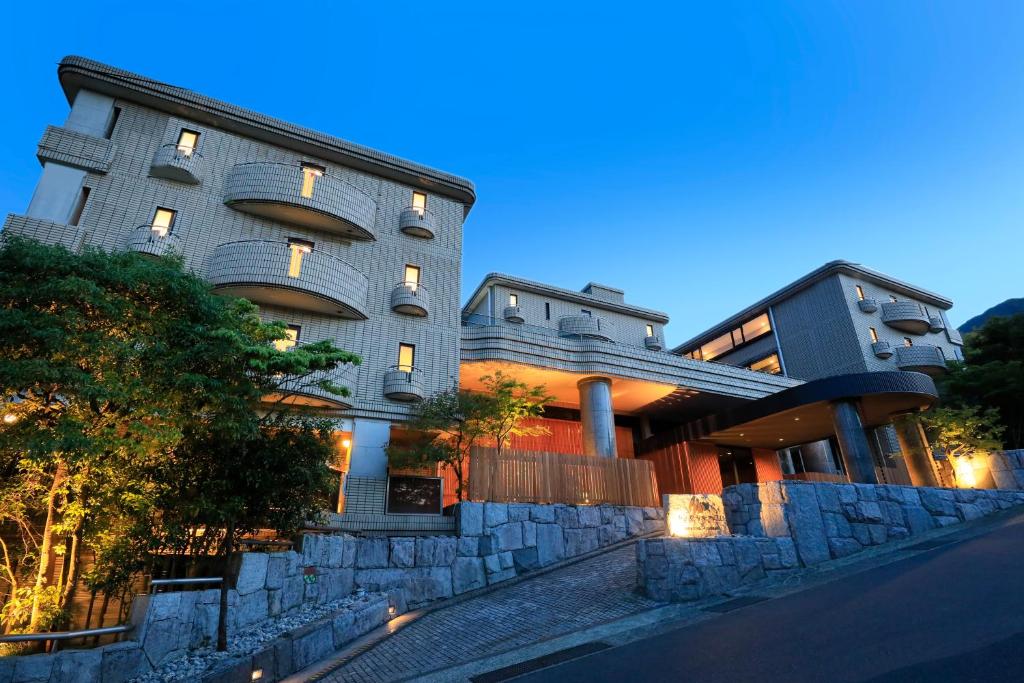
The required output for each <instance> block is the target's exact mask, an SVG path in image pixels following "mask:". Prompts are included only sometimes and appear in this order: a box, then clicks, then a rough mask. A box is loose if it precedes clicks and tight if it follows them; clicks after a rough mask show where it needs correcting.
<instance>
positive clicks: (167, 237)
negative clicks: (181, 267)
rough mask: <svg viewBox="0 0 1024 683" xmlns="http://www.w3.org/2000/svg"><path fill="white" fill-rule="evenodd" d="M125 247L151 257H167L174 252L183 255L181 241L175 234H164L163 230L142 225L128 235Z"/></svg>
mask: <svg viewBox="0 0 1024 683" xmlns="http://www.w3.org/2000/svg"><path fill="white" fill-rule="evenodd" d="M125 247H127V249H128V251H137V252H139V253H140V254H148V255H149V256H166V255H167V254H170V253H172V252H174V253H178V254H180V253H181V239H180V238H179V237H178V236H177V235H175V234H174V233H173V232H164V231H163V229H162V228H154V227H153V226H152V225H140V226H139V227H137V228H135V229H134V230H132V231H131V232H130V233H128V239H127V241H126V243H125Z"/></svg>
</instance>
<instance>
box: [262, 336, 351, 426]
mask: <svg viewBox="0 0 1024 683" xmlns="http://www.w3.org/2000/svg"><path fill="white" fill-rule="evenodd" d="M308 345H309V344H308V343H306V342H299V343H298V344H296V345H295V346H293V347H292V349H291V350H292V351H295V350H299V349H302V348H303V347H304V346H308ZM358 370H359V368H358V366H356V365H352V364H350V363H346V364H344V365H339V366H337V367H335V368H333V369H331V370H320V371H318V372H314V373H312V374H311V375H309V376H308V377H303V378H301V379H299V378H294V379H292V378H289V379H287V380H285V381H283V382H281V385H280V391H278V392H275V393H273V394H270V395H268V396H265V397H264V401H266V402H267V403H276V402H278V401H281V402H282V403H285V404H287V405H301V406H307V407H312V408H328V409H345V408H351V407H352V397H353V396H354V395H355V392H356V377H357V375H358ZM325 381H326V382H329V383H330V384H333V385H335V386H338V387H344V388H345V389H348V393H349V395H348V396H341V395H340V394H335V393H333V392H330V391H327V389H325V388H324V387H323V386H321V383H322V382H325Z"/></svg>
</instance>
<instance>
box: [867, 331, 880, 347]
mask: <svg viewBox="0 0 1024 683" xmlns="http://www.w3.org/2000/svg"><path fill="white" fill-rule="evenodd" d="M868 334H869V335H871V343H872V344H874V343H875V342H877V341H878V332H876V331H875V328H873V327H869V328H868Z"/></svg>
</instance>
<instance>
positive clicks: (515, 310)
mask: <svg viewBox="0 0 1024 683" xmlns="http://www.w3.org/2000/svg"><path fill="white" fill-rule="evenodd" d="M503 316H504V318H505V320H507V321H509V322H510V323H515V324H517V325H519V324H521V323H522V322H523V321H524V320H525V318H523V309H521V308H519V307H518V306H506V307H505V310H504V311H503Z"/></svg>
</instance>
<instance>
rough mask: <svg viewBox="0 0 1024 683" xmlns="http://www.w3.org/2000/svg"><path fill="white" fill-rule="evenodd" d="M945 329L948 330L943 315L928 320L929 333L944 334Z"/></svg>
mask: <svg viewBox="0 0 1024 683" xmlns="http://www.w3.org/2000/svg"><path fill="white" fill-rule="evenodd" d="M944 329H946V323H944V322H943V321H942V316H941V315H933V316H931V317H929V318H928V331H929V332H942V331H943V330H944Z"/></svg>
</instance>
